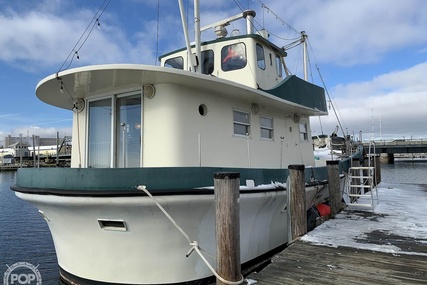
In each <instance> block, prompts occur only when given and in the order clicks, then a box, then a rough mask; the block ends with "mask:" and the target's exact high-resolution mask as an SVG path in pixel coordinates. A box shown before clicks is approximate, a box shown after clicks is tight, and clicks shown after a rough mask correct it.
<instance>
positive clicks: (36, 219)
mask: <svg viewBox="0 0 427 285" xmlns="http://www.w3.org/2000/svg"><path fill="white" fill-rule="evenodd" d="M15 175H16V172H15V171H10V172H9V171H7V172H0V280H1V281H0V283H1V284H3V283H2V281H3V275H4V272H5V271H6V270H7V268H8V267H7V265H8V266H11V265H13V264H14V263H16V262H28V263H30V264H33V265H34V266H37V265H38V267H37V269H38V270H39V272H40V274H41V277H42V282H43V284H45V285H53V284H59V267H58V263H57V259H56V255H55V249H54V246H53V241H52V237H51V236H50V232H49V228H48V226H47V224H46V222H45V220H44V219H43V218H42V217H41V215H40V214H39V213H38V210H37V209H36V208H35V207H34V206H32V205H31V204H29V203H27V202H25V201H22V200H21V199H19V198H18V197H16V196H15V193H14V192H13V191H11V190H10V188H9V187H10V186H11V185H13V184H14V183H15ZM32 283H35V282H32Z"/></svg>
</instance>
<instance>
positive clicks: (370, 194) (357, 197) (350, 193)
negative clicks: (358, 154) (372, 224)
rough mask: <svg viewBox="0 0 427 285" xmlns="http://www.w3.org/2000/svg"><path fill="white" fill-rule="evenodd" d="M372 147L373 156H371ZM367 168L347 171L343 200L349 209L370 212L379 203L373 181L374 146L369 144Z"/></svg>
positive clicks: (374, 166)
mask: <svg viewBox="0 0 427 285" xmlns="http://www.w3.org/2000/svg"><path fill="white" fill-rule="evenodd" d="M371 147H373V154H371ZM367 156H368V166H354V167H350V168H349V170H348V175H347V178H346V182H345V183H346V186H345V187H344V193H343V198H344V201H345V202H346V204H347V206H348V207H350V208H353V209H355V208H363V209H364V208H370V209H371V210H372V211H373V210H374V208H375V206H376V205H377V204H378V203H379V199H378V190H377V185H376V184H377V183H376V181H374V180H375V168H376V165H375V164H376V162H375V158H374V156H375V144H374V143H373V142H371V143H370V144H369V154H368V155H367Z"/></svg>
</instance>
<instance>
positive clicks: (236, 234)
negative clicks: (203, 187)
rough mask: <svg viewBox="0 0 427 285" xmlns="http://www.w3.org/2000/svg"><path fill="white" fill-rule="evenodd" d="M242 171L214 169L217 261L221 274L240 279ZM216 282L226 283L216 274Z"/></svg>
mask: <svg viewBox="0 0 427 285" xmlns="http://www.w3.org/2000/svg"><path fill="white" fill-rule="evenodd" d="M239 185H240V174H239V173H214V189H215V210H216V211H215V213H216V214H215V221H216V257H217V258H216V264H217V272H218V274H219V276H221V277H222V278H224V279H225V280H227V281H233V282H236V281H239V280H241V277H242V275H241V265H240V217H239V214H240V206H239V196H240V193H239ZM216 284H217V285H225V284H226V283H224V282H222V281H221V280H219V279H218V278H217V280H216Z"/></svg>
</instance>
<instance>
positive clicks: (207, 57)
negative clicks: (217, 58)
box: [202, 50, 214, 74]
mask: <svg viewBox="0 0 427 285" xmlns="http://www.w3.org/2000/svg"><path fill="white" fill-rule="evenodd" d="M202 62H203V74H212V72H213V71H214V52H213V50H205V51H202Z"/></svg>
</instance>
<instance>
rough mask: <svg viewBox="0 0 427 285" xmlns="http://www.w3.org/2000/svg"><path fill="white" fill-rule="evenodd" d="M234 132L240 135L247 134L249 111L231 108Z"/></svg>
mask: <svg viewBox="0 0 427 285" xmlns="http://www.w3.org/2000/svg"><path fill="white" fill-rule="evenodd" d="M233 125H234V134H235V135H240V136H249V128H250V122H249V113H248V112H242V111H237V110H233Z"/></svg>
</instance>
